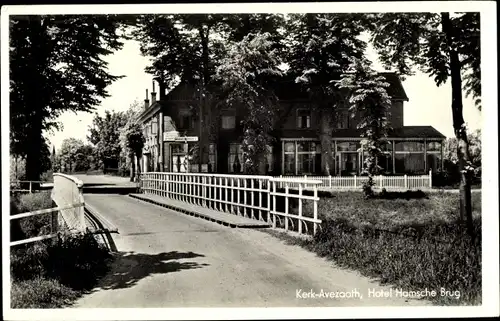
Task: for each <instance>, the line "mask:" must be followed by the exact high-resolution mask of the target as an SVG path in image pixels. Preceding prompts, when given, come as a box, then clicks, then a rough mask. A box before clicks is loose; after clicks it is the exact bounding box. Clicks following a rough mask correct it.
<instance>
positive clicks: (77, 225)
mask: <svg viewBox="0 0 500 321" xmlns="http://www.w3.org/2000/svg"><path fill="white" fill-rule="evenodd" d="M53 177H54V187H53V189H52V193H51V198H52V200H54V202H55V203H56V205H57V207H54V208H49V209H44V210H38V211H33V212H27V213H21V214H15V215H10V216H9V221H13V220H18V219H22V218H26V217H30V216H36V215H47V214H51V226H50V234H47V235H42V236H36V237H32V238H29V239H24V240H19V241H14V242H10V246H15V245H20V244H26V243H31V242H36V241H41V240H44V239H49V238H54V237H56V236H57V233H58V232H59V230H60V225H59V219H58V213H60V214H61V216H62V218H63V220H64V223H65V225H66V228H67V229H69V230H70V231H71V232H84V231H85V229H86V228H85V227H86V226H85V215H84V205H85V203H84V199H83V194H82V187H83V183H82V182H81V181H80V180H78V179H76V178H74V177H72V176H69V175H64V174H59V173H54V174H53Z"/></svg>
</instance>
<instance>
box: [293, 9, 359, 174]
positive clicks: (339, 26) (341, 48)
mask: <svg viewBox="0 0 500 321" xmlns="http://www.w3.org/2000/svg"><path fill="white" fill-rule="evenodd" d="M364 30H365V17H364V16H363V15H361V14H338V13H335V14H334V13H327V14H313V13H307V14H294V15H291V16H290V19H289V20H288V23H287V34H288V37H287V43H288V61H289V65H290V69H289V70H290V72H289V74H290V75H292V76H293V77H295V78H296V82H297V83H300V84H301V85H302V87H303V88H304V90H305V91H306V92H307V93H308V94H309V98H310V99H311V101H314V102H316V103H315V106H313V109H316V110H317V111H318V112H319V119H320V130H319V136H320V140H321V151H322V155H321V163H322V167H323V168H322V171H323V173H324V175H330V174H331V170H333V164H332V161H333V153H332V144H331V142H332V131H333V129H334V128H333V125H334V121H335V118H336V117H335V116H336V112H337V110H338V109H339V108H340V107H342V106H343V104H344V97H343V94H342V92H341V91H340V90H339V88H337V87H335V86H333V85H332V83H331V81H332V80H339V79H340V77H341V75H342V74H343V73H344V72H346V71H347V70H348V68H349V66H350V64H351V58H357V59H360V58H362V57H363V56H364V50H365V47H366V43H365V42H364V41H362V40H361V39H360V37H359V36H360V35H361V33H362V32H363V31H364Z"/></svg>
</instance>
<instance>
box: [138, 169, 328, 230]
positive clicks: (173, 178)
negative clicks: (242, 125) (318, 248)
mask: <svg viewBox="0 0 500 321" xmlns="http://www.w3.org/2000/svg"><path fill="white" fill-rule="evenodd" d="M294 184H296V185H297V186H298V190H297V191H292V190H291V189H290V186H289V185H291V184H290V182H289V181H287V180H284V179H280V178H273V177H270V176H254V175H223V174H203V173H165V172H160V173H159V172H147V173H142V174H141V175H140V188H141V190H142V192H143V193H145V194H154V195H159V196H163V197H165V198H169V199H173V200H177V201H182V202H186V203H188V204H192V205H195V206H200V207H205V208H208V209H212V210H216V211H221V212H225V213H230V214H234V215H240V216H243V217H246V218H250V219H255V220H260V221H264V222H267V223H269V225H270V226H273V227H275V228H284V229H285V230H292V231H296V232H299V233H308V234H310V233H313V234H314V233H316V232H317V229H318V226H319V224H320V223H321V220H320V219H318V201H319V197H318V189H317V185H318V184H320V182H319V181H315V180H310V179H308V180H305V179H303V178H301V179H299V180H296V181H294ZM306 185H307V186H309V187H310V188H311V190H312V193H311V192H309V191H308V192H307V193H306V192H305V186H306ZM280 186H284V188H281V187H280Z"/></svg>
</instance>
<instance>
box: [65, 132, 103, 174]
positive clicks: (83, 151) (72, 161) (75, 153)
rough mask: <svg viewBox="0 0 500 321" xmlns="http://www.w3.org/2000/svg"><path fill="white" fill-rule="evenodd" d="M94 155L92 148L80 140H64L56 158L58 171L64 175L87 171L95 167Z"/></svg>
mask: <svg viewBox="0 0 500 321" xmlns="http://www.w3.org/2000/svg"><path fill="white" fill-rule="evenodd" d="M94 154H95V152H94V147H92V146H91V145H88V144H85V143H84V142H83V141H82V140H81V139H76V138H73V137H71V138H66V139H64V140H63V142H62V145H61V149H60V150H59V153H58V154H57V157H56V159H57V160H58V162H59V164H58V165H57V166H58V167H59V168H58V170H60V171H62V172H66V173H73V172H82V171H88V170H90V169H92V168H93V167H94V166H95V165H94V164H95V163H96V159H95V158H94Z"/></svg>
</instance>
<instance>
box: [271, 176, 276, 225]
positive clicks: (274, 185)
mask: <svg viewBox="0 0 500 321" xmlns="http://www.w3.org/2000/svg"><path fill="white" fill-rule="evenodd" d="M272 218H273V228H276V181H273V214H272Z"/></svg>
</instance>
